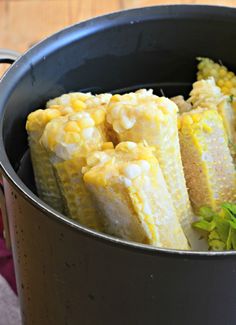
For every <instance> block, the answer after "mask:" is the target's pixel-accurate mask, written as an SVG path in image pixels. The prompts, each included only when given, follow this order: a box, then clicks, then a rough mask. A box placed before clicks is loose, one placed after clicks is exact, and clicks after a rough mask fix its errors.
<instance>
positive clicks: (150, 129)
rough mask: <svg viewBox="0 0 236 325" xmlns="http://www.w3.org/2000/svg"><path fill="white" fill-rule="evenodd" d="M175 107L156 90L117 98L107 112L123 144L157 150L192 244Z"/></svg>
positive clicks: (190, 217) (140, 91)
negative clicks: (132, 144)
mask: <svg viewBox="0 0 236 325" xmlns="http://www.w3.org/2000/svg"><path fill="white" fill-rule="evenodd" d="M177 111H178V108H177V106H176V104H175V103H173V102H172V101H170V100H169V99H167V98H165V97H157V96H155V95H153V94H152V90H148V91H147V90H144V89H143V90H139V91H137V92H135V93H129V94H125V95H114V96H113V97H112V99H111V101H110V104H109V106H108V112H107V121H108V123H110V124H111V125H112V127H113V130H114V131H115V132H116V135H117V137H118V139H119V141H134V142H147V144H148V145H150V146H154V147H155V148H156V151H155V153H154V154H155V156H156V157H157V160H158V162H159V164H160V166H161V169H162V173H163V175H164V178H165V181H166V184H167V187H168V190H169V192H170V195H171V198H172V200H173V204H174V207H175V209H176V213H177V216H178V218H179V220H180V222H181V225H182V227H183V229H184V232H185V234H186V235H187V237H188V239H189V241H192V239H191V237H192V230H191V229H192V228H191V223H192V219H193V214H192V210H191V206H190V202H189V198H188V192H187V188H186V184H185V179H184V173H183V166H182V162H181V156H180V146H179V139H178V128H177Z"/></svg>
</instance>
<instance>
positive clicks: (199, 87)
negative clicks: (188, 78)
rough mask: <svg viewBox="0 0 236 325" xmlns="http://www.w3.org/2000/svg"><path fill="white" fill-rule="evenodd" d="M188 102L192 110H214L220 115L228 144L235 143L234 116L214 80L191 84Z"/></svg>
mask: <svg viewBox="0 0 236 325" xmlns="http://www.w3.org/2000/svg"><path fill="white" fill-rule="evenodd" d="M188 101H189V102H190V103H191V104H192V105H193V108H196V107H202V108H206V109H215V110H217V111H218V113H219V114H220V115H221V117H222V120H223V123H224V127H225V129H226V132H227V135H228V138H229V141H230V143H235V142H236V129H235V116H234V111H233V109H232V106H231V104H230V103H229V98H228V97H227V96H225V95H223V94H222V92H221V90H220V88H219V87H217V86H216V84H215V80H214V79H213V78H212V77H210V78H209V79H207V80H200V81H197V82H195V83H194V84H193V89H192V91H191V92H190V98H189V99H188Z"/></svg>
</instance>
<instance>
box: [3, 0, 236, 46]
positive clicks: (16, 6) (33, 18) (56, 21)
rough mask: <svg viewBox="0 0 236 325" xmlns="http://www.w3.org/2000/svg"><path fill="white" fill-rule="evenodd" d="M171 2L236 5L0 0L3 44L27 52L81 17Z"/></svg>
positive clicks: (229, 1) (230, 1) (218, 0)
mask: <svg viewBox="0 0 236 325" xmlns="http://www.w3.org/2000/svg"><path fill="white" fill-rule="evenodd" d="M169 3H175V4H177V3H178V4H179V3H182V4H186V3H188V4H214V5H226V6H236V0H190V1H186V0H182V1H176V0H0V31H1V32H0V48H3V47H6V48H10V49H14V50H17V51H20V52H24V51H25V50H27V49H28V48H29V47H30V46H31V45H32V44H34V43H37V42H38V41H40V40H41V39H43V38H45V37H46V36H48V35H50V34H52V33H54V32H56V31H57V30H59V29H62V28H63V27H65V26H68V25H71V24H74V23H76V22H78V21H81V20H85V19H88V18H91V17H94V16H97V15H102V14H105V13H108V12H112V11H118V10H124V9H128V8H135V7H142V6H152V5H159V4H169Z"/></svg>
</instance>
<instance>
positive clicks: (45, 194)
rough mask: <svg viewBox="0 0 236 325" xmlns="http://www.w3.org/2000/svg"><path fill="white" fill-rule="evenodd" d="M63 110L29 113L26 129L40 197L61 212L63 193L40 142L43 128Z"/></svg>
mask: <svg viewBox="0 0 236 325" xmlns="http://www.w3.org/2000/svg"><path fill="white" fill-rule="evenodd" d="M60 115H61V112H60V111H58V110H56V109H46V110H42V109H39V110H37V111H35V112H32V113H30V114H29V115H28V118H27V122H26V130H27V132H28V142H29V147H30V155H31V161H32V166H33V170H34V178H35V184H36V188H37V192H38V195H39V197H40V198H41V199H42V200H43V201H44V202H46V203H47V204H48V205H50V206H51V207H53V208H54V209H55V210H57V211H59V212H63V202H62V199H61V193H60V190H59V187H58V184H57V181H56V178H55V175H54V171H53V168H52V166H51V163H50V161H49V159H48V154H47V151H46V150H45V148H44V147H43V146H42V145H41V144H40V143H39V139H40V138H41V136H42V133H43V130H44V128H45V126H46V125H47V123H48V122H50V121H51V120H53V119H55V118H57V117H59V116H60Z"/></svg>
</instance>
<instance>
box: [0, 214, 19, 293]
mask: <svg viewBox="0 0 236 325" xmlns="http://www.w3.org/2000/svg"><path fill="white" fill-rule="evenodd" d="M0 274H1V275H2V276H3V277H4V278H5V279H6V280H7V282H8V283H9V284H10V286H11V288H12V289H13V290H14V292H15V293H16V280H15V272H14V266H13V260H12V254H11V252H10V251H9V250H8V249H7V248H6V246H5V241H4V239H3V222H2V216H1V214H0Z"/></svg>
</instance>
